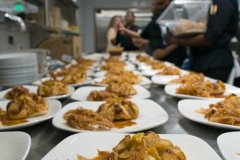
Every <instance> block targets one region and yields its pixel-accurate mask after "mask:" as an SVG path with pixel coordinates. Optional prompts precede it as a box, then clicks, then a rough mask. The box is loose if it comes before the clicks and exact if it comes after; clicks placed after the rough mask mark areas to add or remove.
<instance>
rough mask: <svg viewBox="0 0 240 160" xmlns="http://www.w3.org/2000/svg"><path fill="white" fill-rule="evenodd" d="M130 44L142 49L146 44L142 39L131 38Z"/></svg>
mask: <svg viewBox="0 0 240 160" xmlns="http://www.w3.org/2000/svg"><path fill="white" fill-rule="evenodd" d="M132 42H133V44H134V45H135V46H136V47H143V46H145V45H146V44H147V40H144V39H142V38H132Z"/></svg>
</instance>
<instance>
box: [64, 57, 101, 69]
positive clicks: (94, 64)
mask: <svg viewBox="0 0 240 160" xmlns="http://www.w3.org/2000/svg"><path fill="white" fill-rule="evenodd" d="M73 64H78V62H77V61H76V60H75V59H74V60H72V61H71V63H70V64H68V65H67V66H66V68H69V67H70V66H71V65H73ZM98 66H99V62H95V63H93V65H92V66H91V67H98Z"/></svg>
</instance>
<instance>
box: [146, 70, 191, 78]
mask: <svg viewBox="0 0 240 160" xmlns="http://www.w3.org/2000/svg"><path fill="white" fill-rule="evenodd" d="M161 71H162V70H152V69H150V70H143V71H142V75H143V76H147V77H152V76H167V75H157V73H158V72H161ZM188 73H189V72H188V71H185V70H182V69H180V74H181V75H185V74H188ZM169 76H177V75H169ZM177 78H178V77H177Z"/></svg>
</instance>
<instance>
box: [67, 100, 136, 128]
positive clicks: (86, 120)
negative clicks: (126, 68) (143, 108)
mask: <svg viewBox="0 0 240 160" xmlns="http://www.w3.org/2000/svg"><path fill="white" fill-rule="evenodd" d="M138 114H139V109H138V107H137V106H136V105H135V104H134V103H133V102H131V101H127V100H123V99H119V98H117V99H109V100H107V102H106V103H104V104H102V105H101V106H99V108H98V110H97V111H93V110H89V109H84V108H82V107H78V108H77V109H74V110H69V111H68V112H66V113H65V114H64V119H65V120H66V122H67V124H68V125H70V126H71V127H74V128H76V129H79V130H90V131H93V130H109V129H111V128H114V127H119V126H118V125H114V121H116V120H121V121H125V120H132V119H136V118H137V117H138ZM122 123H124V122H122ZM131 124H134V123H131ZM135 124H136V123H135ZM120 127H122V126H120Z"/></svg>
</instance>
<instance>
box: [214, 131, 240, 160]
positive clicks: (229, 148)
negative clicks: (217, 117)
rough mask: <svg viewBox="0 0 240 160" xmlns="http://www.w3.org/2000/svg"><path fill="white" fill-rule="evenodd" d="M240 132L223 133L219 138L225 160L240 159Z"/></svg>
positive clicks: (218, 141) (218, 142)
mask: <svg viewBox="0 0 240 160" xmlns="http://www.w3.org/2000/svg"><path fill="white" fill-rule="evenodd" d="M239 142H240V132H229V133H224V134H221V135H220V136H219V137H218V138H217V144H218V147H219V149H220V151H221V153H222V155H223V157H224V158H225V160H239V159H240V143H239Z"/></svg>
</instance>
